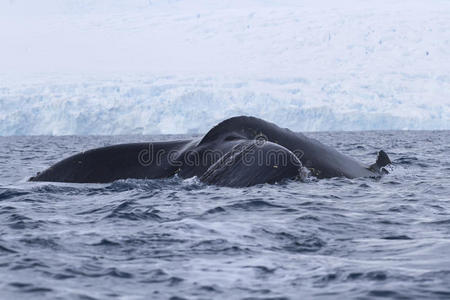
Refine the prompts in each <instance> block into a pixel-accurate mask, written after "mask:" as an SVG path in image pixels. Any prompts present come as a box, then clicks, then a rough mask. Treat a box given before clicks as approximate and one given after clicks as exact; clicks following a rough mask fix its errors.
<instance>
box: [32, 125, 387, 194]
mask: <svg viewBox="0 0 450 300" xmlns="http://www.w3.org/2000/svg"><path fill="white" fill-rule="evenodd" d="M390 163H391V161H390V159H389V156H388V155H387V154H386V152H384V151H383V150H380V151H379V152H378V156H377V159H376V162H375V163H373V164H371V165H366V164H364V163H361V162H359V161H357V160H355V159H353V158H351V157H350V156H347V155H345V154H343V153H340V152H338V151H337V150H336V149H334V148H333V147H330V146H327V145H325V144H323V143H321V142H320V141H318V140H316V139H313V138H310V137H307V136H306V135H304V134H303V133H299V132H294V131H292V130H290V129H287V128H281V127H279V126H277V125H276V124H274V123H271V122H268V121H265V120H262V119H259V118H256V117H252V116H237V117H232V118H229V119H226V120H224V121H222V122H220V123H219V124H217V125H216V126H214V127H213V128H212V129H210V130H209V131H208V132H207V133H206V134H205V135H204V136H203V137H200V138H193V139H185V140H176V141H163V142H162V141H156V142H142V143H129V144H119V145H112V146H106V147H101V148H96V149H92V150H88V151H85V152H81V153H78V154H75V155H73V156H70V157H68V158H65V159H63V160H61V161H59V162H57V163H56V164H54V165H53V166H50V167H49V168H48V169H46V170H44V171H42V172H39V173H38V174H36V176H33V177H31V178H30V179H29V180H30V181H44V182H71V183H109V182H113V181H115V180H119V179H160V178H169V177H173V176H178V177H180V178H191V177H197V178H199V180H200V181H201V182H203V183H205V184H211V185H218V186H228V187H248V186H253V185H257V184H264V183H269V184H273V183H278V182H281V181H283V180H288V179H298V178H299V179H302V178H304V177H305V176H313V177H316V178H318V179H325V178H333V177H347V178H357V177H377V176H380V175H383V174H386V173H387V171H386V168H385V167H386V166H387V165H389V164H390Z"/></svg>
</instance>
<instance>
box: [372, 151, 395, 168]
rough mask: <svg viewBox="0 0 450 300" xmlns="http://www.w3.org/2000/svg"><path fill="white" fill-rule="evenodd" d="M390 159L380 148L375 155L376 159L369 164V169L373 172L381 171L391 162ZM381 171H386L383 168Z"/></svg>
mask: <svg viewBox="0 0 450 300" xmlns="http://www.w3.org/2000/svg"><path fill="white" fill-rule="evenodd" d="M391 163H392V162H391V160H390V158H389V156H388V155H387V153H386V152H384V151H383V150H380V151H379V152H378V156H377V161H376V162H375V163H374V164H373V165H371V166H370V167H369V169H370V170H372V171H374V172H381V171H383V170H384V169H382V168H384V167H385V166H387V165H389V164H391ZM383 172H387V171H386V170H384V171H383Z"/></svg>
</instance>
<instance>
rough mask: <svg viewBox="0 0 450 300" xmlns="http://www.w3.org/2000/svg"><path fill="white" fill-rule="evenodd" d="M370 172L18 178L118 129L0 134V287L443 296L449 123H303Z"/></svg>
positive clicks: (449, 252) (256, 295)
mask: <svg viewBox="0 0 450 300" xmlns="http://www.w3.org/2000/svg"><path fill="white" fill-rule="evenodd" d="M309 135H310V136H314V137H316V138H318V139H319V140H321V141H323V142H325V143H327V144H330V145H332V146H334V147H336V148H338V149H339V150H340V151H342V152H344V153H346V154H350V155H351V156H354V157H355V158H358V159H360V160H362V161H365V162H367V163H372V162H373V161H374V160H375V155H376V151H377V150H379V149H384V150H386V151H387V152H388V153H389V155H390V157H391V159H392V160H393V162H394V166H393V168H394V169H393V171H392V172H391V174H389V175H387V176H385V177H383V178H381V179H371V178H360V179H354V180H350V179H345V178H335V179H326V180H320V181H318V180H313V179H311V180H309V181H308V182H295V181H291V182H287V183H283V184H278V185H260V186H254V187H251V188H239V189H235V188H223V187H215V186H205V185H203V184H201V183H199V182H198V181H197V180H196V179H188V180H181V179H178V178H172V179H166V180H123V181H117V182H114V183H112V184H102V185H100V184H55V183H29V182H26V178H27V177H29V176H31V175H33V174H34V173H35V172H37V171H41V170H43V169H44V168H46V167H47V166H49V165H51V164H53V163H54V162H56V161H58V160H60V159H61V158H63V157H66V156H68V155H71V154H74V153H76V152H79V151H82V150H86V149H89V148H92V147H97V146H104V145H109V144H115V143H119V142H130V141H146V140H158V139H173V138H176V137H173V136H172V137H167V136H159V137H158V136H157V137H155V136H152V137H142V136H140V137H139V136H131V137H126V136H125V137H2V138H0V144H1V147H0V174H1V179H0V180H1V182H0V222H1V227H0V232H1V234H0V299H21V298H22V299H38V298H43V299H44V298H45V299H55V298H58V299H170V298H172V299H309V298H311V297H313V296H314V297H317V298H324V299H327V298H328V299H337V298H340V299H346V298H361V299H366V298H378V297H385V298H392V299H408V298H442V299H448V298H450V197H449V194H450V180H449V178H450V158H449V153H450V132H449V131H440V132H364V133H350V132H346V133H316V134H309Z"/></svg>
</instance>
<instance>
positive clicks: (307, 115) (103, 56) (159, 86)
mask: <svg viewBox="0 0 450 300" xmlns="http://www.w3.org/2000/svg"><path fill="white" fill-rule="evenodd" d="M449 91H450V2H449V1H444V0H430V1H416V0H399V1H385V0H381V1H369V0H366V1H362V0H360V1H358V0H348V1H331V0H322V1H320V0H319V1H300V0H299V1H294V0H281V1H275V0H259V1H257V0H241V1H237V0H236V1H235V0H229V1H206V0H197V1H194V0H180V1H176V0H164V1H163V0H160V1H158V0H152V1H148V0H147V1H144V0H129V1H119V0H83V1H75V0H65V1H57V0H40V1H31V0H29V1H25V0H22V1H21V0H9V1H6V0H0V134H1V135H16V134H17V135H21V134H132V133H197V132H205V131H206V130H208V128H210V127H211V126H212V125H213V124H214V123H216V122H217V121H220V120H221V119H224V118H226V117H229V116H233V115H239V114H249V115H255V116H258V117H262V118H265V119H267V120H270V121H274V122H276V123H278V124H280V125H282V126H286V127H290V128H292V129H295V130H299V131H310V130H368V129H450V92H449Z"/></svg>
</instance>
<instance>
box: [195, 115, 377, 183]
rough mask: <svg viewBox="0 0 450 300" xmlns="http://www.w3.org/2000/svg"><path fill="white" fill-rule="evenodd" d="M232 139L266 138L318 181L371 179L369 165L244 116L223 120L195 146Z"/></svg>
mask: <svg viewBox="0 0 450 300" xmlns="http://www.w3.org/2000/svg"><path fill="white" fill-rule="evenodd" d="M232 139H250V140H251V139H267V141H269V142H272V143H275V144H279V145H281V146H283V147H285V148H287V149H289V150H290V151H291V152H293V153H295V154H296V155H297V156H298V157H299V159H300V161H301V162H302V164H303V165H304V166H305V167H307V168H309V169H310V170H311V171H312V172H313V174H314V175H315V176H317V177H319V178H330V177H338V176H345V177H349V178H355V177H364V176H373V175H374V173H373V172H372V171H371V170H369V166H366V165H363V164H361V163H359V162H358V161H356V160H354V159H353V158H351V157H349V156H346V155H344V154H342V153H340V152H338V151H336V150H335V149H334V148H331V147H329V146H327V145H324V144H322V143H321V142H319V141H317V140H315V139H312V138H308V137H306V136H305V135H304V134H302V133H297V132H293V131H291V130H289V129H287V128H280V127H279V126H277V125H275V124H273V123H270V122H267V121H264V120H261V119H258V118H255V117H247V116H239V117H233V118H230V119H227V120H225V121H223V122H221V123H219V124H218V125H216V126H214V127H213V128H212V129H211V130H210V131H209V132H208V133H207V134H206V135H205V136H204V137H203V139H202V140H201V141H200V144H199V145H202V144H208V143H211V142H213V141H217V140H219V141H226V140H232Z"/></svg>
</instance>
